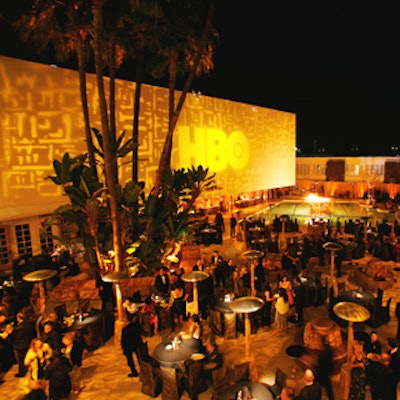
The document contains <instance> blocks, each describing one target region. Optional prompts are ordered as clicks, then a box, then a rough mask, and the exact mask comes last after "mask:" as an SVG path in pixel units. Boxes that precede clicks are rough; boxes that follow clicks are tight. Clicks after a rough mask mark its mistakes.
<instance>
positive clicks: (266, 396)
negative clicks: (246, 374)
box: [217, 381, 273, 400]
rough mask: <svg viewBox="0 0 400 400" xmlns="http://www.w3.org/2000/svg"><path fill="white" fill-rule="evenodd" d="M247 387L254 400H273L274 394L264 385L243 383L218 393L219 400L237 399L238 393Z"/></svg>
mask: <svg viewBox="0 0 400 400" xmlns="http://www.w3.org/2000/svg"><path fill="white" fill-rule="evenodd" d="M244 386H246V387H247V388H248V389H249V392H250V395H251V397H252V399H257V400H273V396H272V393H271V392H270V391H269V390H268V389H267V387H266V386H264V385H263V384H262V383H258V382H250V381H241V382H238V383H235V384H234V385H232V386H229V387H227V388H225V389H223V390H221V391H218V396H217V397H218V400H232V399H236V395H237V392H239V390H242V389H243V387H244Z"/></svg>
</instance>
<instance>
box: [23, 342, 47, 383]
mask: <svg viewBox="0 0 400 400" xmlns="http://www.w3.org/2000/svg"><path fill="white" fill-rule="evenodd" d="M52 357H53V350H52V348H51V347H50V346H49V345H48V344H47V343H44V342H43V341H42V340H40V339H38V338H34V339H32V340H31V345H30V347H29V349H28V351H27V353H26V356H25V361H24V363H25V365H26V366H27V367H28V373H27V377H28V388H29V389H34V388H40V387H43V388H45V386H46V385H45V382H44V368H45V366H46V365H47V364H48V363H49V362H50V360H51V358H52Z"/></svg>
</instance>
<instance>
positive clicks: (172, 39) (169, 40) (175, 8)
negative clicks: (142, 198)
mask: <svg viewBox="0 0 400 400" xmlns="http://www.w3.org/2000/svg"><path fill="white" fill-rule="evenodd" d="M202 3H203V2H202V1H198V0H192V1H188V2H185V3H184V4H185V6H186V7H182V2H180V1H179V0H176V1H175V2H170V3H169V4H168V7H167V8H166V9H165V15H164V19H163V23H164V29H163V32H162V36H163V38H164V39H163V40H162V41H161V43H162V44H163V46H162V48H161V51H160V52H161V54H162V55H163V57H164V59H165V61H164V62H163V63H159V65H161V66H163V65H164V66H166V67H167V68H168V76H169V124H168V132H167V136H166V138H165V141H164V147H163V150H162V154H161V157H160V161H159V166H158V170H157V174H156V178H155V183H154V187H153V189H152V195H153V196H154V197H157V196H158V193H159V191H160V189H161V182H162V177H163V175H164V174H165V172H166V170H167V169H168V168H169V167H170V165H171V153H172V144H173V133H174V130H175V127H176V124H177V122H178V119H179V115H180V112H181V110H182V107H183V104H184V102H185V99H186V95H187V93H188V91H189V89H190V86H191V84H192V81H193V79H194V77H195V75H199V74H200V73H201V72H202V71H209V70H210V69H211V68H212V54H213V51H214V49H215V38H216V37H217V35H216V33H215V32H213V30H212V18H213V16H214V9H215V1H214V0H210V2H209V6H208V12H207V17H206V20H205V23H204V28H203V30H202V34H201V35H200V36H199V32H201V30H200V23H201V22H202V19H201V18H198V17H197V16H199V15H200V16H201V15H202V13H201V11H200V10H199V7H200V5H201V4H202ZM171 9H172V11H170V10H171ZM171 14H172V15H171ZM188 15H189V16H191V18H188ZM174 24H175V25H174ZM181 53H183V55H184V57H183V61H182V64H181V66H182V68H183V69H184V70H187V69H188V70H189V74H188V76H187V79H186V82H185V84H184V87H183V90H182V92H181V95H180V97H179V100H178V102H177V104H176V107H175V89H176V86H175V85H176V79H177V74H178V67H179V66H180V64H179V60H180V55H181ZM154 73H155V74H157V71H154ZM158 74H162V69H161V70H159V71H158Z"/></svg>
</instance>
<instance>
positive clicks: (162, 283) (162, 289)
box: [155, 267, 169, 296]
mask: <svg viewBox="0 0 400 400" xmlns="http://www.w3.org/2000/svg"><path fill="white" fill-rule="evenodd" d="M155 286H156V289H157V292H158V293H159V294H160V295H162V296H167V295H168V294H169V276H168V274H167V271H166V268H165V267H161V268H160V269H159V274H158V275H157V276H156V281H155Z"/></svg>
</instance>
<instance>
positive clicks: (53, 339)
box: [42, 321, 62, 354]
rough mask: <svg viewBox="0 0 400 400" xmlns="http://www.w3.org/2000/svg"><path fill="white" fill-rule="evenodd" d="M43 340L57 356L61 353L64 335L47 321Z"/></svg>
mask: <svg viewBox="0 0 400 400" xmlns="http://www.w3.org/2000/svg"><path fill="white" fill-rule="evenodd" d="M42 340H43V341H44V342H46V343H47V344H48V345H49V346H50V347H51V348H52V350H53V352H54V353H55V354H59V353H61V347H62V335H61V333H60V332H59V331H57V329H55V328H54V323H53V322H52V321H46V322H45V323H44V326H43V338H42Z"/></svg>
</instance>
